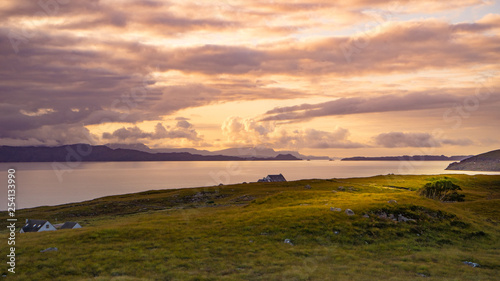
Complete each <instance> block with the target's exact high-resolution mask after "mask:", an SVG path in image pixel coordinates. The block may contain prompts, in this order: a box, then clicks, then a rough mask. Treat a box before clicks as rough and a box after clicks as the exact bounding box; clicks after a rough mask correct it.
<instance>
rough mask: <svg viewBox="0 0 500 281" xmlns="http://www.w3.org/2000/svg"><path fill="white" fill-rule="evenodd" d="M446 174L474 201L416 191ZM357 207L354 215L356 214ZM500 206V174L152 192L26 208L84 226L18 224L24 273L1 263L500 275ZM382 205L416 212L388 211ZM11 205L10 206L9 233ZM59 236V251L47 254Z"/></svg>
mask: <svg viewBox="0 0 500 281" xmlns="http://www.w3.org/2000/svg"><path fill="white" fill-rule="evenodd" d="M445 178H446V179H449V180H451V181H453V182H454V183H455V184H457V185H459V186H460V187H461V188H462V189H463V191H461V193H463V194H465V202H457V203H441V202H438V201H434V200H431V199H427V198H423V197H421V196H419V195H418V194H417V192H416V190H418V189H419V188H420V187H422V186H423V185H425V183H427V182H430V181H434V180H438V179H445ZM306 184H309V185H310V186H311V187H312V189H305V188H304V186H305V185H306ZM340 186H342V187H343V188H341V189H339V187H340ZM389 200H396V201H397V204H394V203H392V204H391V203H388V201H389ZM330 207H338V208H342V212H334V211H331V210H330ZM347 208H349V209H352V210H353V211H354V212H355V215H354V216H347V215H346V214H345V213H344V210H345V209H347ZM499 209H500V176H467V175H441V176H377V177H371V178H352V179H331V180H307V181H296V182H286V183H252V184H241V185H231V186H221V187H212V188H197V189H180V190H162V191H149V192H142V193H137V194H127V195H120V196H110V197H104V198H100V199H96V200H92V201H87V202H81V203H75V204H66V205H61V206H53V207H39V208H32V209H23V210H18V212H17V218H18V219H19V220H21V221H24V219H25V218H34V219H49V220H50V221H51V222H52V223H55V222H56V219H57V222H63V221H77V222H79V223H80V224H82V226H83V227H84V228H82V229H75V230H60V231H55V232H43V233H26V234H19V233H17V236H16V258H17V263H16V274H11V273H7V265H6V264H5V262H2V263H1V264H2V265H1V266H0V271H1V272H2V274H6V275H7V278H5V279H6V280H420V279H424V280H498V276H499V275H500V255H499V254H500V240H499V238H500V232H499V230H500V227H499V225H498V224H499V222H500V221H499V218H500V216H499ZM382 212H384V213H386V214H388V215H389V214H393V215H395V216H397V215H398V214H401V215H404V216H405V217H407V218H411V219H413V220H414V221H409V222H395V221H393V220H390V219H382V218H380V217H379V216H378V215H379V214H381V213H382ZM364 214H367V215H369V217H368V218H366V217H363V215H364ZM6 215H7V214H6V213H5V212H2V213H0V227H1V229H2V231H0V233H1V235H2V237H7V235H8V232H7V231H6V227H5V226H6V218H7V216H6ZM18 226H21V224H19V225H18ZM284 239H290V240H291V242H292V243H293V245H290V244H286V243H283V241H284ZM4 241H5V243H2V244H0V250H1V253H2V256H3V257H5V254H4V253H7V249H8V246H7V245H6V240H4ZM49 247H57V248H58V249H59V250H58V251H57V252H46V253H40V250H43V249H46V248H49ZM463 261H472V262H476V263H479V264H480V265H481V267H480V268H472V267H470V266H467V265H465V264H463ZM424 276H425V277H424Z"/></svg>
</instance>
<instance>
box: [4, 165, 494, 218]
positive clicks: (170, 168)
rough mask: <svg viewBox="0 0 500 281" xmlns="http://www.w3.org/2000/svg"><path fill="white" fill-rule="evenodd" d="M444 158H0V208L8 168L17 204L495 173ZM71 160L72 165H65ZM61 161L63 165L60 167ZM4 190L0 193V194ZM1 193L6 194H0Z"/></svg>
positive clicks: (26, 205) (33, 205)
mask: <svg viewBox="0 0 500 281" xmlns="http://www.w3.org/2000/svg"><path fill="white" fill-rule="evenodd" d="M449 163H450V162H449V161H411V162H408V161H401V162H400V161H319V160H318V161H232V162H226V161H220V162H219V161H217V162H215V161H214V162H212V161H193V162H76V163H59V164H66V165H59V166H58V165H54V164H53V163H0V179H1V180H2V181H4V183H5V184H2V191H1V192H2V195H1V196H0V198H2V200H0V210H6V209H7V170H8V169H10V168H13V169H15V170H16V173H15V176H16V206H17V208H18V209H21V208H31V207H37V206H45V205H59V204H65V203H71V202H80V201H84V200H89V199H94V198H98V197H103V196H108V195H117V194H125V193H134V192H141V191H147V190H158V189H175V188H185V187H204V186H216V185H219V184H221V183H222V184H225V185H227V184H235V183H242V182H256V181H257V180H258V179H260V178H263V177H265V176H266V175H268V174H280V173H281V174H283V176H284V177H285V178H286V179H287V180H289V181H293V180H300V179H314V178H316V179H331V178H349V177H369V176H375V175H386V174H389V173H393V174H415V175H422V174H429V175H435V174H445V173H446V174H457V173H459V174H500V173H498V172H466V171H446V170H444V169H445V168H446V167H447V166H448V164H449ZM68 164H71V166H72V168H69V165H68ZM61 167H66V169H61ZM4 195H5V196H4ZM4 198H5V199H4Z"/></svg>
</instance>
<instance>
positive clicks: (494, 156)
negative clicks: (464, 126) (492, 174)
mask: <svg viewBox="0 0 500 281" xmlns="http://www.w3.org/2000/svg"><path fill="white" fill-rule="evenodd" d="M446 170H461V171H500V149H499V150H493V151H490V152H486V153H483V154H479V155H476V156H472V157H469V158H467V159H464V160H462V161H460V162H454V163H451V164H450V165H449V166H448V167H447V168H446Z"/></svg>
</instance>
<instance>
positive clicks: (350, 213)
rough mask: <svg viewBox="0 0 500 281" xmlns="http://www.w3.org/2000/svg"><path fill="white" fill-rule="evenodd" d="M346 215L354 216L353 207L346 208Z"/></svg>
mask: <svg viewBox="0 0 500 281" xmlns="http://www.w3.org/2000/svg"><path fill="white" fill-rule="evenodd" d="M345 213H346V215H348V216H354V212H353V211H352V210H351V209H346V210H345Z"/></svg>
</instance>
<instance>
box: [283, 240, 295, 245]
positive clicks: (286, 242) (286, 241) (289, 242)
mask: <svg viewBox="0 0 500 281" xmlns="http://www.w3.org/2000/svg"><path fill="white" fill-rule="evenodd" d="M283 243H285V244H290V245H292V246H293V243H292V241H290V239H285V241H283Z"/></svg>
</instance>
